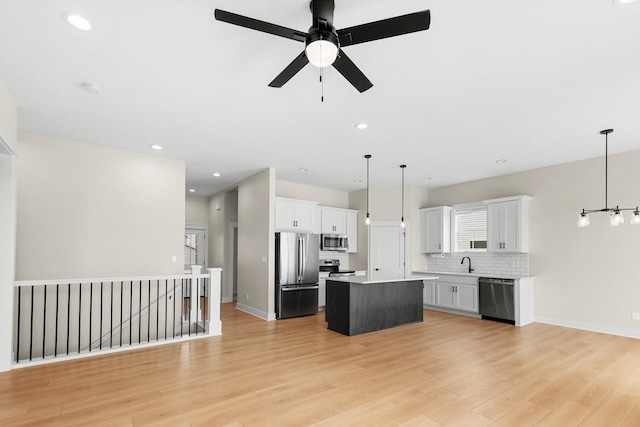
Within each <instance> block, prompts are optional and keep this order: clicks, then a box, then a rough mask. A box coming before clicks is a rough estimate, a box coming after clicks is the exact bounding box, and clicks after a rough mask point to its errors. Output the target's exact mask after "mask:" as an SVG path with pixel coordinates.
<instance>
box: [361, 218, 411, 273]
mask: <svg viewBox="0 0 640 427" xmlns="http://www.w3.org/2000/svg"><path fill="white" fill-rule="evenodd" d="M369 232H370V236H369V242H371V246H370V256H369V277H371V278H372V279H399V278H403V277H405V274H406V272H408V271H410V266H409V254H408V252H407V248H408V247H409V246H408V244H407V238H408V237H407V236H408V229H407V228H402V227H400V222H396V221H393V222H379V223H375V222H374V223H372V224H371V225H370V226H369Z"/></svg>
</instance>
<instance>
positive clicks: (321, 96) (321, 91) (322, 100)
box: [320, 68, 324, 102]
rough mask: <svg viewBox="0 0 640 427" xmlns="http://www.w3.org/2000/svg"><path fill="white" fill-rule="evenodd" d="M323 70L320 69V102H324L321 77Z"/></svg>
mask: <svg viewBox="0 0 640 427" xmlns="http://www.w3.org/2000/svg"><path fill="white" fill-rule="evenodd" d="M323 70H324V68H320V102H324V79H323V78H322V76H323Z"/></svg>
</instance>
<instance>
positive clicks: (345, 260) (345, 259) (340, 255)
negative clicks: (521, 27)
mask: <svg viewBox="0 0 640 427" xmlns="http://www.w3.org/2000/svg"><path fill="white" fill-rule="evenodd" d="M320 259H339V260H340V270H349V254H348V253H346V252H338V251H320Z"/></svg>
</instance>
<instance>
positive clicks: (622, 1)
mask: <svg viewBox="0 0 640 427" xmlns="http://www.w3.org/2000/svg"><path fill="white" fill-rule="evenodd" d="M634 1H636V0H617V2H618V3H620V4H629V3H633V2H634Z"/></svg>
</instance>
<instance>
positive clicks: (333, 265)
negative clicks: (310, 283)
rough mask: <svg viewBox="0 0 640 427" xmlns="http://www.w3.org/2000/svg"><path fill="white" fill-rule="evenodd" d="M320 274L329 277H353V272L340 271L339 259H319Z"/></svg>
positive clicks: (354, 273)
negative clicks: (327, 274)
mask: <svg viewBox="0 0 640 427" xmlns="http://www.w3.org/2000/svg"><path fill="white" fill-rule="evenodd" d="M319 269H320V273H329V277H336V276H355V275H356V272H355V270H341V269H340V260H339V259H321V260H320V264H319Z"/></svg>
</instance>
